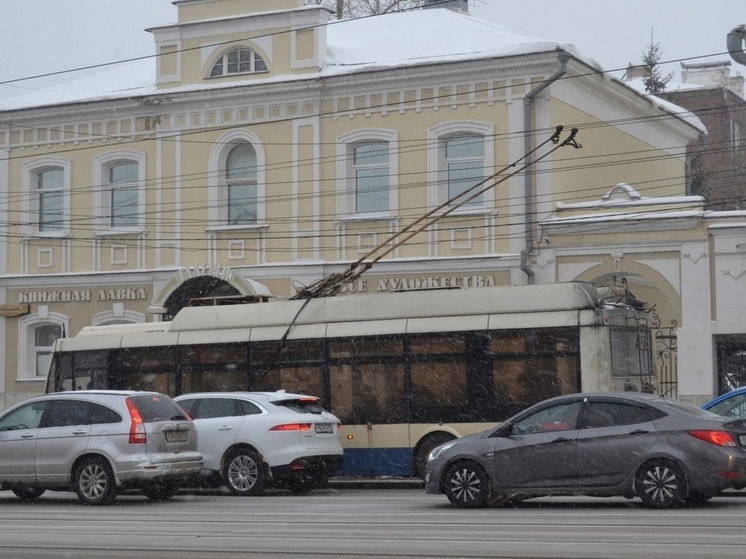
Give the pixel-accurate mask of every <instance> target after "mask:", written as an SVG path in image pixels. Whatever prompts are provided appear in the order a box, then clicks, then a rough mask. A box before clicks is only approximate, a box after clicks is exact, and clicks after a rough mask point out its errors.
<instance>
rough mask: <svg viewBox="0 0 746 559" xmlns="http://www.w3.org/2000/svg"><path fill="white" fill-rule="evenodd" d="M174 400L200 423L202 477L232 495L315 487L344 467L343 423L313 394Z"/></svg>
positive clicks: (216, 395) (252, 394)
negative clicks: (273, 488) (272, 487)
mask: <svg viewBox="0 0 746 559" xmlns="http://www.w3.org/2000/svg"><path fill="white" fill-rule="evenodd" d="M175 400H176V401H177V402H178V403H179V405H181V406H182V407H183V408H184V409H185V410H186V411H187V413H189V415H190V416H191V418H192V419H193V421H194V424H195V425H196V426H197V432H198V433H199V451H200V452H201V453H202V455H203V456H204V459H205V466H204V467H205V470H204V472H203V477H204V478H206V479H207V480H210V479H218V480H219V482H220V483H221V484H223V485H225V486H226V487H227V488H228V489H229V490H230V491H231V492H232V493H233V494H234V495H240V496H245V495H259V494H261V493H262V492H263V491H264V489H265V488H266V487H267V486H269V485H277V484H285V485H287V486H289V487H290V488H291V489H293V490H295V491H307V490H310V489H315V488H318V487H321V486H323V485H324V484H326V482H327V481H328V479H329V475H330V474H331V473H332V472H334V470H336V469H338V468H340V467H341V465H342V452H343V451H342V443H341V440H340V429H341V423H340V421H339V419H337V417H335V416H334V415H333V414H331V413H330V412H328V411H327V410H325V409H324V408H323V407H321V405H320V404H319V400H318V398H315V397H313V396H306V395H303V394H290V393H287V392H285V391H284V390H280V391H277V392H204V393H199V394H185V395H183V396H178V397H177V398H175Z"/></svg>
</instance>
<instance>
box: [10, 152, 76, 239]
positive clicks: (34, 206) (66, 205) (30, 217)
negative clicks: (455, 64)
mask: <svg viewBox="0 0 746 559" xmlns="http://www.w3.org/2000/svg"><path fill="white" fill-rule="evenodd" d="M51 169H61V170H62V188H61V190H62V227H61V228H60V229H53V230H50V231H41V230H40V228H39V222H40V214H39V203H40V200H41V198H40V196H39V188H38V176H39V174H40V173H42V172H44V171H47V170H51ZM22 173H23V176H22V179H21V180H22V184H21V186H22V188H23V192H24V193H26V196H25V201H24V205H23V214H24V226H23V233H24V235H27V236H36V237H66V236H68V235H69V234H70V183H71V178H70V177H71V162H70V160H69V159H62V158H59V157H43V158H40V159H35V160H34V161H29V162H26V163H24V164H23V171H22Z"/></svg>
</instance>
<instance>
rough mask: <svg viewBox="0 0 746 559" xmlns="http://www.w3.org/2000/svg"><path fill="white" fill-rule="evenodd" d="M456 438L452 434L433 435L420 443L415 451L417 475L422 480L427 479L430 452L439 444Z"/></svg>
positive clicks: (415, 470) (415, 471)
mask: <svg viewBox="0 0 746 559" xmlns="http://www.w3.org/2000/svg"><path fill="white" fill-rule="evenodd" d="M455 438H456V437H454V436H453V435H451V434H450V433H433V434H432V435H428V436H426V437H424V438H423V439H422V440H421V441H420V442H419V444H418V445H417V448H416V449H415V451H414V473H415V475H416V476H419V477H420V478H422V479H425V474H426V473H427V472H426V466H427V456H428V455H429V454H430V451H431V450H432V449H434V448H435V447H436V446H438V445H439V444H443V443H447V442H448V441H452V440H453V439H455Z"/></svg>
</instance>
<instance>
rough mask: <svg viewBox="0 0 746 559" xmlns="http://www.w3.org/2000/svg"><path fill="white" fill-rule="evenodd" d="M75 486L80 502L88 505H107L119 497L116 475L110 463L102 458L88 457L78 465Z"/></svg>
mask: <svg viewBox="0 0 746 559" xmlns="http://www.w3.org/2000/svg"><path fill="white" fill-rule="evenodd" d="M73 485H74V487H75V492H76V493H77V494H78V497H79V498H80V500H81V501H83V502H84V503H85V504H87V505H105V504H107V503H110V502H111V501H113V500H114V498H115V497H116V496H117V487H116V480H115V479H114V473H113V472H112V471H111V466H110V465H109V462H107V461H106V459H105V458H102V457H100V456H91V457H88V458H86V459H84V460H83V461H82V462H81V463H80V464H78V467H77V468H75V473H74V474H73Z"/></svg>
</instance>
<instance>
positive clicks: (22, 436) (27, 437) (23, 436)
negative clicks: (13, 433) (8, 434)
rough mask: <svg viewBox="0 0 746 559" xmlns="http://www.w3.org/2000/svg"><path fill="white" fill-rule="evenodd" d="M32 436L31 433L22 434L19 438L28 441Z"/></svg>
mask: <svg viewBox="0 0 746 559" xmlns="http://www.w3.org/2000/svg"><path fill="white" fill-rule="evenodd" d="M33 436H34V434H33V433H24V434H23V435H21V438H22V439H30V438H31V437H33Z"/></svg>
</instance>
